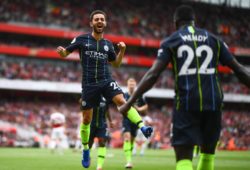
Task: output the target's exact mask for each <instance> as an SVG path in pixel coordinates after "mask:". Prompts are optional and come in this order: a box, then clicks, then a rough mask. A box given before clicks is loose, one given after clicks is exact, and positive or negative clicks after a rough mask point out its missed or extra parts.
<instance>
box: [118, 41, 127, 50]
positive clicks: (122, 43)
mask: <svg viewBox="0 0 250 170" xmlns="http://www.w3.org/2000/svg"><path fill="white" fill-rule="evenodd" d="M117 46H118V48H119V49H120V50H121V51H125V50H126V44H125V43H124V42H122V41H121V42H119V43H118V44H117Z"/></svg>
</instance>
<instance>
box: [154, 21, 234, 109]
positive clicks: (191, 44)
mask: <svg viewBox="0 0 250 170" xmlns="http://www.w3.org/2000/svg"><path fill="white" fill-rule="evenodd" d="M222 45H223V50H225V49H224V48H225V46H224V44H223V43H222V42H221V41H220V40H218V39H217V38H216V37H215V36H214V35H212V34H211V33H209V32H208V31H206V30H203V29H199V28H196V27H193V26H184V27H182V28H181V29H179V30H178V31H176V32H175V33H173V34H172V35H171V36H170V37H169V38H167V39H166V40H165V41H163V43H162V47H163V48H162V49H160V50H162V51H158V56H159V55H161V54H159V53H161V52H165V54H171V56H172V57H171V61H172V64H173V71H174V75H175V83H176V86H175V92H176V96H175V104H176V109H177V110H184V111H190V110H195V111H204V110H220V109H221V105H222V99H223V94H222V91H221V89H220V85H219V82H218V77H217V74H218V70H217V68H218V63H219V60H221V61H222V62H223V63H225V62H226V60H227V58H226V57H225V55H224V54H222V52H221V46H222ZM168 51H169V52H168ZM222 55H223V56H222ZM220 57H222V58H220ZM229 58H230V57H229Z"/></svg>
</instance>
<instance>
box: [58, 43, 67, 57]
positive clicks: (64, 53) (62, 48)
mask: <svg viewBox="0 0 250 170" xmlns="http://www.w3.org/2000/svg"><path fill="white" fill-rule="evenodd" d="M56 52H57V53H58V54H59V55H60V56H61V57H66V56H67V52H66V49H65V48H64V47H62V46H59V47H57V49H56Z"/></svg>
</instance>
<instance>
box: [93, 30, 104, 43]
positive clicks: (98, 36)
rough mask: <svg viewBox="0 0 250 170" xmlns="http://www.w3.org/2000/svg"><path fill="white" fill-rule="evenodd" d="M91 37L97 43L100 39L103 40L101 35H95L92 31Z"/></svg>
mask: <svg viewBox="0 0 250 170" xmlns="http://www.w3.org/2000/svg"><path fill="white" fill-rule="evenodd" d="M91 35H92V36H93V37H94V38H95V39H96V40H97V41H99V40H100V39H102V38H103V33H100V34H98V33H96V32H94V31H93V32H92V34H91Z"/></svg>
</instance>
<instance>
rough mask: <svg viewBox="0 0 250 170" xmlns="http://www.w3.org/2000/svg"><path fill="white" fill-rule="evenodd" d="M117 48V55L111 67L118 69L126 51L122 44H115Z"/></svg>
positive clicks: (124, 45)
mask: <svg viewBox="0 0 250 170" xmlns="http://www.w3.org/2000/svg"><path fill="white" fill-rule="evenodd" d="M117 46H118V48H119V49H120V51H119V53H118V54H117V56H116V59H115V60H114V61H112V62H111V65H112V66H113V67H116V68H118V67H120V65H121V63H122V58H123V56H124V54H125V51H126V44H125V43H124V42H119V43H118V44H117Z"/></svg>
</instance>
